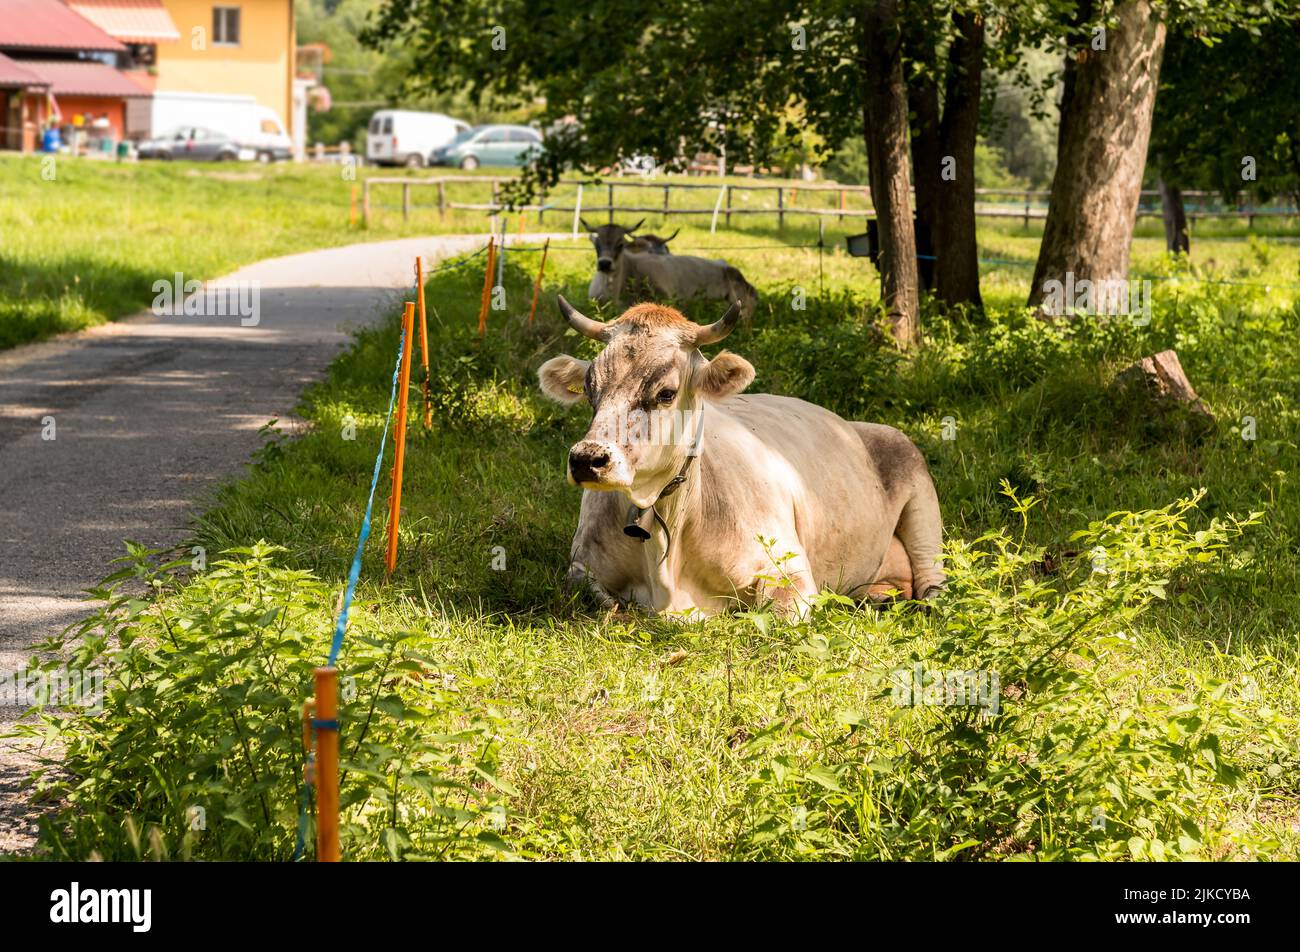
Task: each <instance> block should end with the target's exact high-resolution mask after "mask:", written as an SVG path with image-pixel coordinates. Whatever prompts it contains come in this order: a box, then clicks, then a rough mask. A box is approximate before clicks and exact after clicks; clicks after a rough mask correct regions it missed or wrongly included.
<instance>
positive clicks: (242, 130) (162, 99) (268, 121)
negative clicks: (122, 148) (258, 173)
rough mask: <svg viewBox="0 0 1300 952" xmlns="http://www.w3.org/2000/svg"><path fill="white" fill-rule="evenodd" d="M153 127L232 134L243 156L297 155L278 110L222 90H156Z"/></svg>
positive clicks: (152, 102)
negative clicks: (190, 91)
mask: <svg viewBox="0 0 1300 952" xmlns="http://www.w3.org/2000/svg"><path fill="white" fill-rule="evenodd" d="M150 119H151V123H152V125H151V128H153V129H177V128H180V127H182V126H197V127H200V128H203V129H209V130H212V131H213V132H218V133H220V134H222V135H224V136H227V137H229V138H230V139H231V140H233V141H234V142H235V143H237V144H238V146H239V148H240V158H242V159H257V161H259V162H274V161H277V160H282V159H291V158H293V140H292V139H290V138H289V134H288V133H287V132H285V130H284V123H282V122H281V121H280V117H279V115H278V114H277V113H276V111H275V110H274V109H271V108H269V107H267V106H263V105H260V104H259V103H258V102H257V100H256V99H254V98H253V97H252V96H239V95H233V94H232V95H226V94H222V93H174V92H155V93H154V94H153V96H152V98H151V99H150Z"/></svg>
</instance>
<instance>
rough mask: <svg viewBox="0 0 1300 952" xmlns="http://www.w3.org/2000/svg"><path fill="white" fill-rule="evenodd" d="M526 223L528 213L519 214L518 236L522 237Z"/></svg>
mask: <svg viewBox="0 0 1300 952" xmlns="http://www.w3.org/2000/svg"><path fill="white" fill-rule="evenodd" d="M527 221H528V213H527V212H520V213H519V234H521V235H522V234H523V233H524V223H525V222H527Z"/></svg>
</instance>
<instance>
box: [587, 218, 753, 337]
mask: <svg viewBox="0 0 1300 952" xmlns="http://www.w3.org/2000/svg"><path fill="white" fill-rule="evenodd" d="M579 221H581V219H579ZM644 223H645V219H642V220H641V221H639V222H637V223H636V224H635V225H633V226H632V227H631V228H627V227H624V226H623V225H615V224H609V225H601V226H600V227H598V228H591V226H590V225H587V223H586V222H585V221H584V222H582V224H583V226H584V227H586V228H587V229H588V230H589V231H590V232H591V241H592V244H593V245H594V246H595V248H596V273H595V275H593V276H592V279H591V285H590V286H589V287H588V289H587V294H588V296H589V297H590V298H591V299H592V300H595V301H621V300H623V298H624V296H625V295H627V296H629V297H630V298H633V299H636V300H644V299H647V298H659V299H662V298H678V299H683V300H685V299H688V298H692V297H695V296H697V295H701V296H703V297H707V298H713V299H722V300H726V301H730V302H734V303H735V304H737V305H738V306H739V308H740V316H741V317H743V318H745V319H746V320H748V319H749V318H751V317H753V314H754V310H755V309H756V308H757V306H758V292H757V291H755V290H754V287H753V285H751V284H750V283H749V282H748V281H746V280H745V277H744V275H742V274H741V273H740V271H739V270H737V269H736V268H733V267H732V266H731V265H729V264H728V263H727V262H726V261H724V260H722V259H721V258H699V257H695V256H694V255H672V254H669V253H668V250H667V243H668V242H669V241H671V240H672V239H673V238H675V237H677V232H673V234H672V235H671V236H669V237H668V238H665V239H660V238H658V237H657V236H654V235H646V236H642V240H643V241H646V242H650V241H651V240H653V243H655V244H656V245H659V246H662V248H663V250H662V251H652V252H650V253H643V252H639V251H637V250H636V248H637V245H636V239H634V238H632V237H631V236H632V234H633V233H634V232H635V231H636V230H637V229H638V228H640V227H641V225H642V224H644ZM678 230H679V231H680V229H678Z"/></svg>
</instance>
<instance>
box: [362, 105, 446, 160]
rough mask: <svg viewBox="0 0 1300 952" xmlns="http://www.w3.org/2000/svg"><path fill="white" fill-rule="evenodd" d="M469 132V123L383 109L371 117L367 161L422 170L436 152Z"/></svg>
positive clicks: (437, 114) (431, 113)
mask: <svg viewBox="0 0 1300 952" xmlns="http://www.w3.org/2000/svg"><path fill="white" fill-rule="evenodd" d="M468 128H469V123H467V122H461V121H460V120H459V119H453V118H452V117H451V116H444V115H443V114H442V113H440V112H410V111H408V110H405V109H381V110H380V111H379V112H377V113H375V114H374V115H373V116H371V117H370V126H369V128H368V129H367V131H366V161H368V162H372V163H374V164H375V165H405V166H407V167H408V168H420V167H421V166H422V165H424V164H425V160H426V157H427V156H428V155H429V153H430V152H432V151H433V150H435V149H437V148H439V147H441V146H444V145H446V144H447V143H448V142H451V141H452V140H453V139H455V138H456V136H458V135H459V134H460V133H462V132H464V131H465V130H466V129H468Z"/></svg>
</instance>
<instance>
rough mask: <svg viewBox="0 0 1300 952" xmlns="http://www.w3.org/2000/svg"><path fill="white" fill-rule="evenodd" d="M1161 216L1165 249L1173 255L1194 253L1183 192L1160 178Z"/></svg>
mask: <svg viewBox="0 0 1300 952" xmlns="http://www.w3.org/2000/svg"><path fill="white" fill-rule="evenodd" d="M1160 214H1161V217H1162V218H1163V219H1164V222H1165V247H1166V248H1167V249H1168V250H1169V251H1170V252H1172V253H1174V254H1177V253H1179V252H1182V253H1183V254H1185V255H1186V254H1191V253H1192V240H1191V237H1190V236H1189V235H1188V233H1187V212H1186V211H1185V210H1184V208H1183V192H1182V190H1181V189H1180V188H1179V187H1178V186H1177V185H1170V184H1169V183H1168V182H1166V181H1165V180H1164V177H1163V176H1162V177H1161V178H1160Z"/></svg>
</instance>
